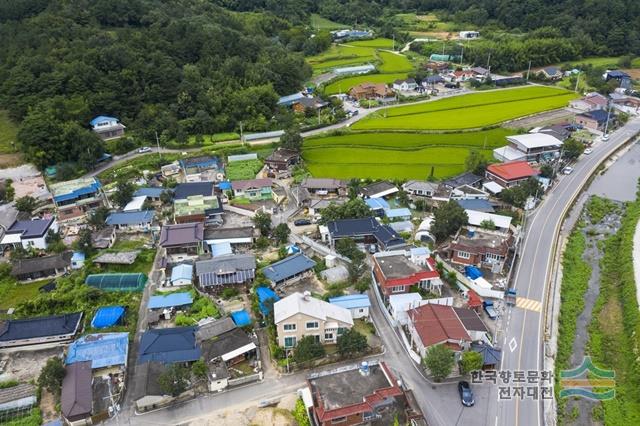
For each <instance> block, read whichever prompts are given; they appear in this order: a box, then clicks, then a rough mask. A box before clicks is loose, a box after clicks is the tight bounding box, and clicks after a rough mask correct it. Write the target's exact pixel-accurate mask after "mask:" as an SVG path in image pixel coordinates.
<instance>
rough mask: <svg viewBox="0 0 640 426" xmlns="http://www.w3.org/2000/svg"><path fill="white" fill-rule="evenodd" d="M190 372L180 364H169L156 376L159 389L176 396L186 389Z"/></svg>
mask: <svg viewBox="0 0 640 426" xmlns="http://www.w3.org/2000/svg"><path fill="white" fill-rule="evenodd" d="M190 375H191V372H190V371H189V369H188V368H187V367H185V366H184V365H182V364H171V365H170V366H168V367H167V369H166V370H165V371H164V372H163V373H162V374H160V375H159V376H158V378H157V380H158V385H160V389H162V390H163V391H164V392H166V393H167V394H169V395H171V396H178V395H180V394H181V393H183V392H184V391H186V390H187V385H188V383H189V377H190Z"/></svg>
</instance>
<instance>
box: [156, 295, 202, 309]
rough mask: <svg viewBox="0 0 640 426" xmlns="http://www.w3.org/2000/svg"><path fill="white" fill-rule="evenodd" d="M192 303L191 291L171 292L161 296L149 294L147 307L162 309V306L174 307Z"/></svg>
mask: <svg viewBox="0 0 640 426" xmlns="http://www.w3.org/2000/svg"><path fill="white" fill-rule="evenodd" d="M192 303H193V297H192V296H191V293H189V292H184V293H172V294H167V295H166V296H165V295H162V296H151V297H150V298H149V304H148V305H147V308H149V309H163V308H175V307H178V306H185V305H191V304H192Z"/></svg>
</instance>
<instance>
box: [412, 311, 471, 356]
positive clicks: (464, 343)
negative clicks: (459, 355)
mask: <svg viewBox="0 0 640 426" xmlns="http://www.w3.org/2000/svg"><path fill="white" fill-rule="evenodd" d="M408 317H409V321H408V323H407V329H408V331H409V336H410V340H411V347H412V348H414V349H415V350H416V351H417V352H418V354H419V355H420V357H422V358H424V357H425V356H426V354H427V350H428V349H429V348H430V347H431V346H434V345H441V344H443V345H445V346H447V347H448V348H449V349H452V350H453V351H455V352H461V351H463V350H465V349H467V348H468V347H469V346H470V345H471V342H472V339H471V336H469V333H467V330H466V329H465V328H464V325H463V324H462V321H460V319H459V318H458V315H457V314H456V311H455V310H454V309H453V307H451V306H444V305H435V304H430V303H428V304H425V305H422V306H420V307H417V308H413V309H410V310H409V312H408Z"/></svg>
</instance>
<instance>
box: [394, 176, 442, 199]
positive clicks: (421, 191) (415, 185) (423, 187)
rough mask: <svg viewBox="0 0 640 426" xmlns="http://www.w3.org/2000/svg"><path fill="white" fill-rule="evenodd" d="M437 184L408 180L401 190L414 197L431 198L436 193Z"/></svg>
mask: <svg viewBox="0 0 640 426" xmlns="http://www.w3.org/2000/svg"><path fill="white" fill-rule="evenodd" d="M438 187H439V184H437V183H435V182H427V181H420V180H410V181H407V182H406V183H404V184H403V185H402V190H403V191H404V192H406V193H407V194H409V195H413V196H416V197H427V198H431V197H433V196H435V195H436V193H437V192H438Z"/></svg>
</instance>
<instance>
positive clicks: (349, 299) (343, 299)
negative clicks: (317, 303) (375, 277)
mask: <svg viewBox="0 0 640 426" xmlns="http://www.w3.org/2000/svg"><path fill="white" fill-rule="evenodd" d="M329 303H331V304H332V305H337V306H340V307H342V308H345V309H356V308H368V307H370V306H371V301H370V300H369V296H367V295H366V294H350V295H347V296H340V297H331V298H329Z"/></svg>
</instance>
